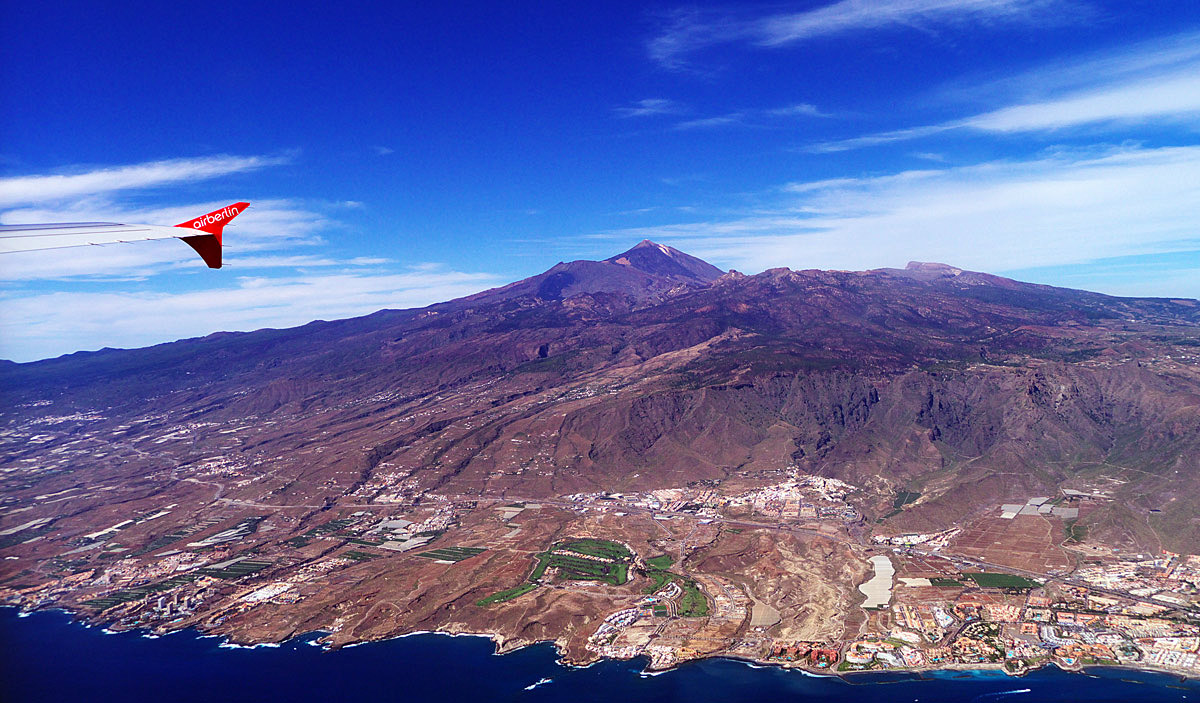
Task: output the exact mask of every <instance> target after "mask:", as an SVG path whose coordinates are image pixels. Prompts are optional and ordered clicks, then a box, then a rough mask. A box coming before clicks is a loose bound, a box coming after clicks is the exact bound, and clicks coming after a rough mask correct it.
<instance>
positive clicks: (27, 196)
mask: <svg viewBox="0 0 1200 703" xmlns="http://www.w3.org/2000/svg"><path fill="white" fill-rule="evenodd" d="M287 161H288V158H287V157H268V156H206V157H200V158H192V159H170V160H166V161H152V162H149V163H143V164H133V165H129V166H114V167H106V168H98V169H93V170H91V171H86V172H80V173H72V174H51V175H35V176H13V177H8V178H0V207H13V206H16V205H37V204H43V203H47V202H55V201H60V200H63V199H68V198H80V197H84V196H94V195H99V194H102V193H112V192H114V191H122V190H133V189H141V188H151V187H155V186H163V185H169V184H174V183H182V182H190V181H199V180H206V179H210V178H217V177H219V176H227V175H230V174H234V173H244V172H246V171H254V170H258V169H261V168H265V167H267V166H274V165H278V164H281V163H286V162H287Z"/></svg>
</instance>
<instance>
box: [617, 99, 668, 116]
mask: <svg viewBox="0 0 1200 703" xmlns="http://www.w3.org/2000/svg"><path fill="white" fill-rule="evenodd" d="M613 112H614V113H616V115H617V117H624V118H629V117H651V116H654V115H672V114H676V113H679V112H683V106H682V105H680V104H679V103H677V102H675V101H674V100H667V99H666V98H646V99H645V100H639V101H637V102H636V103H634V104H633V105H631V106H627V107H618V108H616V109H614V110H613Z"/></svg>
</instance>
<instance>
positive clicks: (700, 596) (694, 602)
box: [679, 581, 708, 618]
mask: <svg viewBox="0 0 1200 703" xmlns="http://www.w3.org/2000/svg"><path fill="white" fill-rule="evenodd" d="M682 586H683V595H682V596H681V597H680V598H679V614H680V616H682V617H685V618H702V617H705V616H707V615H708V599H707V598H705V597H704V591H701V590H700V587H699V586H697V585H696V582H695V581H686V582H684V583H683V584H682Z"/></svg>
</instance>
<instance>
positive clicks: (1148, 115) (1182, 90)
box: [961, 62, 1200, 132]
mask: <svg viewBox="0 0 1200 703" xmlns="http://www.w3.org/2000/svg"><path fill="white" fill-rule="evenodd" d="M1197 118H1200V62H1198V63H1197V64H1195V65H1192V66H1188V67H1186V68H1183V69H1181V70H1179V71H1177V72H1174V73H1172V74H1168V75H1165V76H1154V77H1148V78H1145V79H1140V80H1135V81H1131V82H1128V83H1124V84H1117V85H1111V84H1110V85H1104V86H1099V87H1096V88H1093V89H1091V90H1085V91H1081V92H1078V93H1073V94H1070V95H1066V96H1063V97H1060V98H1054V99H1050V100H1044V101H1039V102H1032V103H1026V104H1023V105H1011V106H1009V107H1005V108H1001V109H999V110H994V111H992V112H988V113H985V114H982V115H977V116H975V117H971V118H968V119H966V120H963V121H962V123H961V125H962V126H964V127H970V128H973V129H979V130H983V131H987V132H1028V131H1036V130H1049V129H1062V128H1065V127H1075V126H1079V125H1087V124H1094V123H1098V122H1145V121H1150V120H1156V119H1169V120H1172V121H1177V120H1196V119H1197Z"/></svg>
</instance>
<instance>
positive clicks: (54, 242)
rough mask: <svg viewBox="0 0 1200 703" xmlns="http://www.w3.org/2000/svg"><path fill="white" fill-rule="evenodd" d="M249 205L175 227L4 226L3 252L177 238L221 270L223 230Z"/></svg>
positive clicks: (102, 224)
mask: <svg viewBox="0 0 1200 703" xmlns="http://www.w3.org/2000/svg"><path fill="white" fill-rule="evenodd" d="M249 206H250V203H233V204H232V205H227V206H225V207H223V208H221V209H220V210H214V211H212V212H210V213H208V214H205V215H201V216H200V217H197V218H196V219H194V220H191V221H189V222H182V223H180V224H178V225H175V226H174V227H166V226H163V225H132V224H122V223H119V222H55V223H50V224H29V225H0V254H12V253H15V252H19V251H41V250H44V249H62V248H64V247H83V246H89V245H93V244H116V243H122V242H134V241H143V240H149V239H172V238H176V239H182V240H183V241H184V242H186V243H187V244H188V246H190V247H192V248H193V249H195V250H196V253H198V254H199V255H200V258H202V259H204V263H205V264H208V267H209V268H214V269H219V268H221V244H222V243H221V235H222V230H223V229H224V228H225V225H226V224H227V223H228V222H229V221H230V220H232V219H233V218H235V217H237V216H238V215H239V214H240V213H241V212H242V211H243V210H245V209H246V208H247V207H249Z"/></svg>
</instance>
